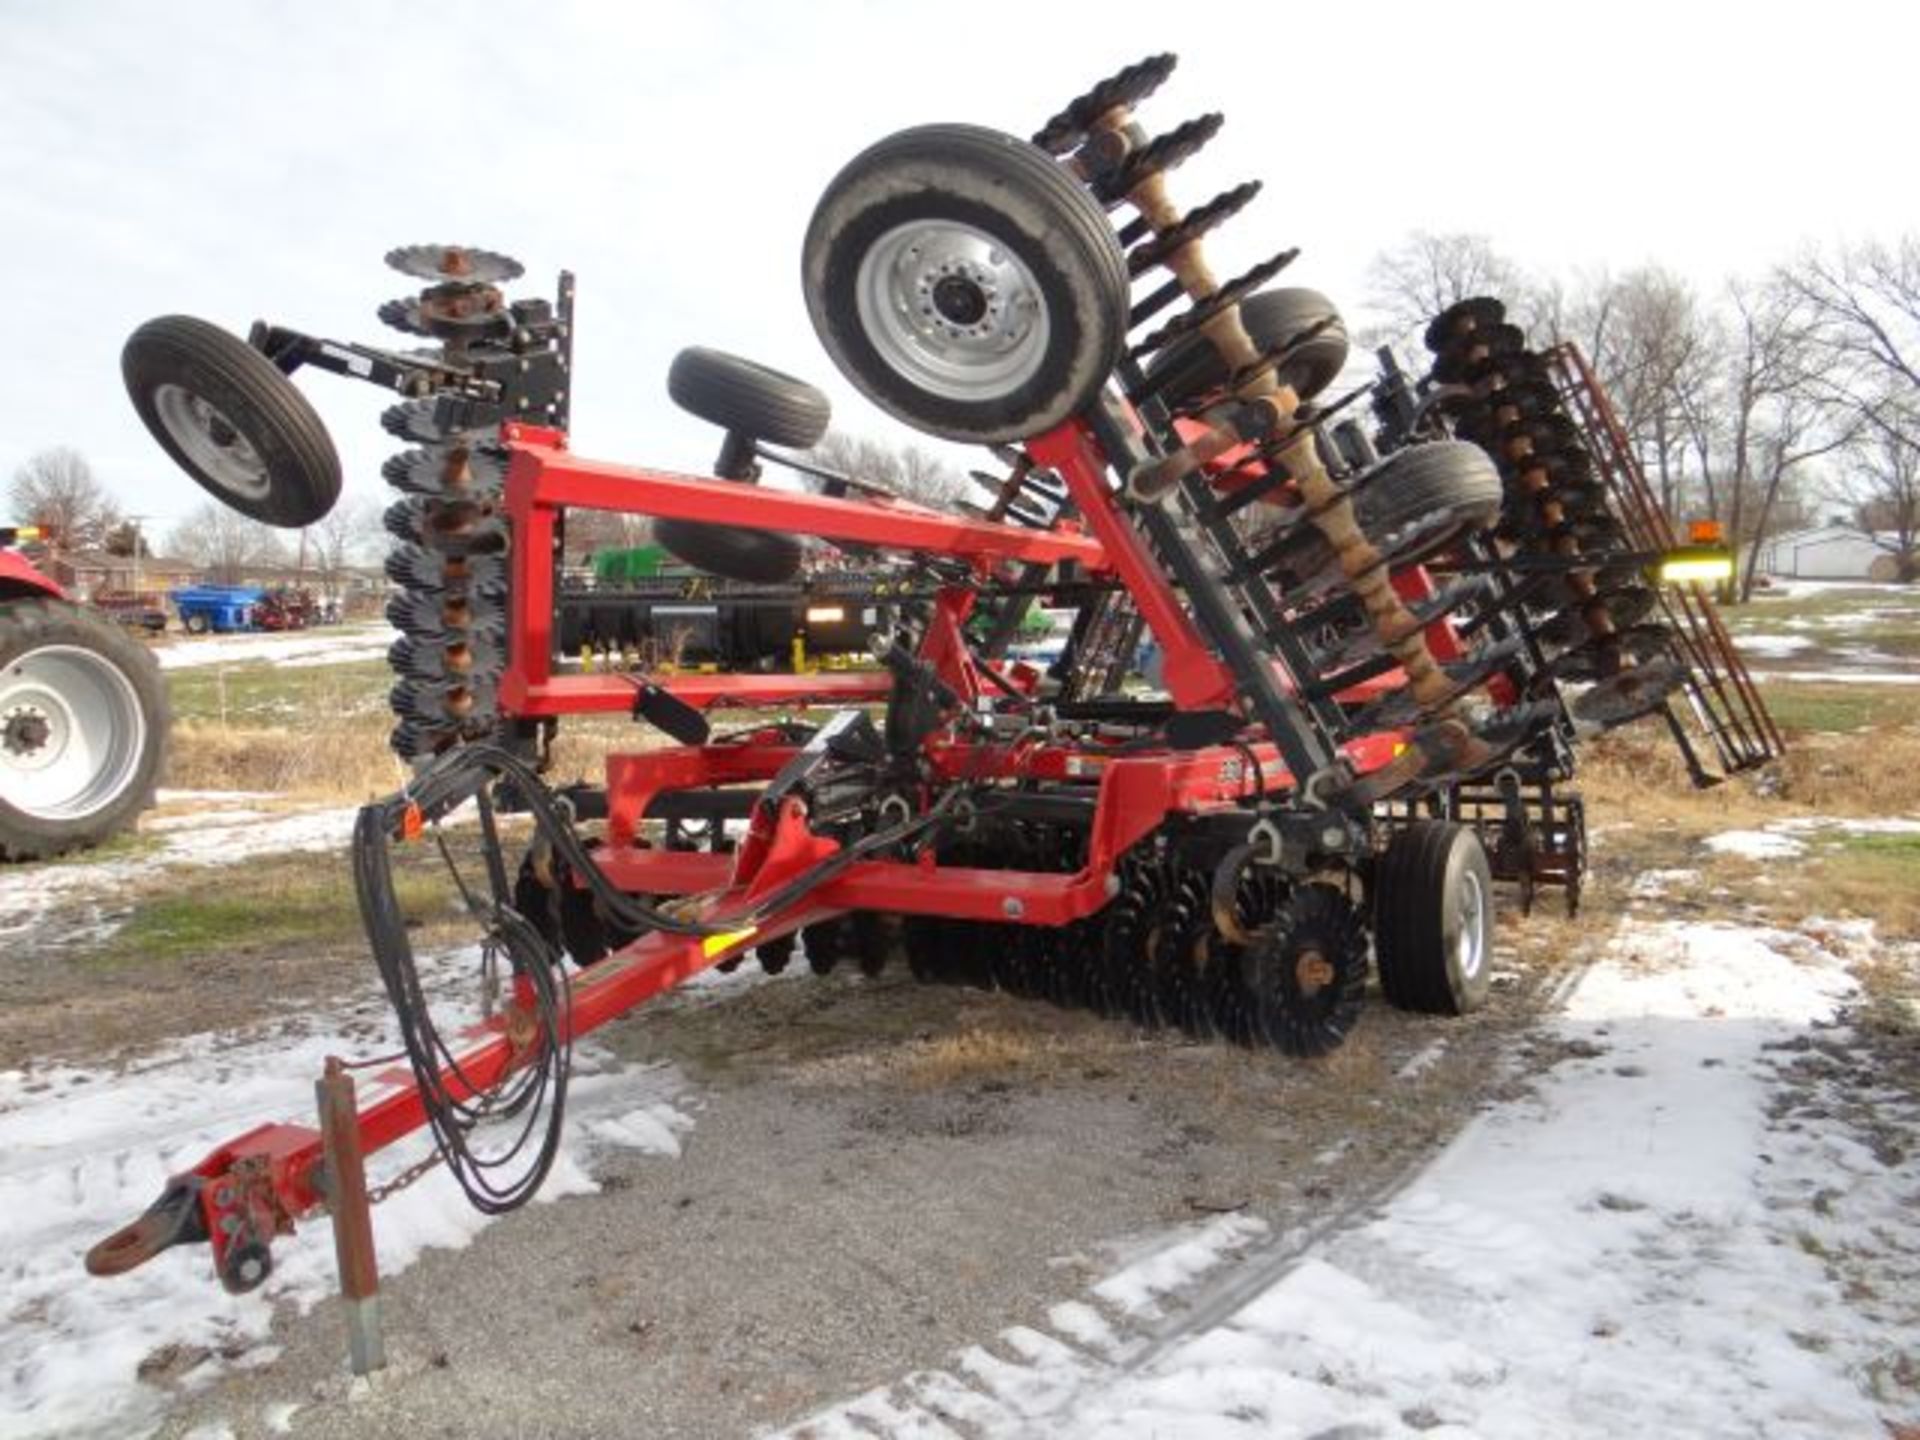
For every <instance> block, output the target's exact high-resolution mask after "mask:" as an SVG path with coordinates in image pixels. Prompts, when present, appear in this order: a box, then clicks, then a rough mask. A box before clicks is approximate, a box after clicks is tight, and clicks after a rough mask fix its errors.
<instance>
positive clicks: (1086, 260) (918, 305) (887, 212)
mask: <svg viewBox="0 0 1920 1440" xmlns="http://www.w3.org/2000/svg"><path fill="white" fill-rule="evenodd" d="M801 272H802V281H803V284H804V288H805V291H806V297H807V310H808V313H809V315H810V316H811V317H812V319H813V326H814V329H815V330H816V331H818V332H819V335H820V339H821V343H822V344H824V345H825V346H826V349H827V353H828V354H829V355H831V356H832V357H833V361H834V363H835V364H836V365H838V366H839V367H840V369H841V371H842V372H843V373H844V374H845V375H846V377H847V378H848V379H849V380H851V381H852V382H853V384H854V386H855V387H856V388H857V389H858V390H859V391H860V392H861V393H862V394H863V395H865V396H866V397H867V398H868V399H869V400H871V401H873V403H874V404H876V405H878V406H879V407H880V408H881V409H882V410H885V411H886V412H887V413H888V414H890V415H893V416H894V417H895V418H897V419H900V420H903V421H905V422H906V423H907V424H909V425H913V426H915V427H917V428H918V429H921V430H924V431H926V432H927V433H929V434H931V435H935V436H938V437H940V438H942V439H946V440H953V441H958V442H961V443H981V444H993V443H998V442H1008V441H1018V440H1024V439H1028V438H1030V437H1031V436H1034V435H1037V434H1040V433H1041V432H1043V431H1046V430H1050V429H1052V428H1054V427H1055V426H1057V425H1060V424H1063V423H1064V422H1065V421H1066V420H1068V419H1069V418H1070V417H1071V416H1073V415H1075V414H1077V413H1078V412H1079V411H1081V410H1084V409H1085V408H1086V407H1087V406H1088V405H1090V404H1092V403H1093V401H1094V399H1095V397H1096V396H1098V395H1099V393H1100V390H1101V388H1102V387H1103V386H1104V385H1105V384H1106V383H1107V378H1108V376H1109V375H1110V374H1112V372H1113V368H1114V366H1115V365H1117V364H1118V363H1119V361H1120V357H1121V353H1122V351H1123V350H1124V348H1125V345H1126V336H1127V310H1128V303H1129V282H1128V278H1127V264H1126V258H1125V256H1124V255H1123V254H1122V253H1121V249H1120V243H1119V240H1118V238H1117V237H1116V236H1115V234H1114V231H1113V226H1112V225H1111V224H1110V223H1109V222H1108V220H1107V217H1106V214H1105V212H1104V211H1103V210H1102V209H1101V208H1100V205H1099V203H1098V202H1097V201H1096V200H1094V199H1093V197H1092V196H1090V195H1089V194H1088V193H1087V192H1086V191H1085V190H1084V189H1083V188H1082V187H1081V186H1080V184H1079V183H1078V182H1077V181H1075V180H1074V178H1073V177H1072V175H1070V174H1069V173H1068V172H1067V171H1066V170H1065V169H1064V168H1062V167H1061V166H1060V165H1059V163H1058V162H1056V161H1054V160H1053V159H1051V158H1050V157H1049V156H1048V155H1047V154H1046V153H1045V152H1044V151H1041V150H1038V149H1036V148H1035V147H1034V146H1032V145H1029V144H1027V143H1026V142H1025V141H1023V140H1017V139H1015V138H1014V137H1013V136H1011V135H1003V134H1001V133H999V132H998V131H994V130H986V129H981V128H979V127H977V126H972V125H925V126H920V127H918V128H915V129H911V130H903V131H901V132H899V133H898V134H896V135H891V136H889V137H888V138H886V139H885V140H882V141H880V142H879V143H878V144H877V145H874V146H872V147H870V148H869V149H867V150H865V151H863V152H862V153H861V154H860V155H858V156H856V157H855V158H854V159H853V160H852V161H851V162H849V163H848V165H847V166H846V168H845V169H843V170H842V171H841V172H840V173H839V174H838V175H836V176H835V177H834V178H833V180H832V182H831V183H829V184H828V186H827V189H826V192H825V194H823V195H822V196H821V198H820V203H819V205H818V206H817V207H816V208H815V210H814V212H813V220H812V222H811V223H810V224H809V225H808V227H807V236H806V242H805V245H804V247H803V250H802V264H801Z"/></svg>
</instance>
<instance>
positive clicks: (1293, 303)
mask: <svg viewBox="0 0 1920 1440" xmlns="http://www.w3.org/2000/svg"><path fill="white" fill-rule="evenodd" d="M1328 316H1332V317H1333V322H1334V323H1333V324H1332V325H1330V326H1328V327H1327V328H1326V329H1325V330H1322V331H1321V332H1320V333H1319V334H1318V335H1316V336H1314V337H1313V339H1311V340H1309V341H1307V342H1306V343H1305V344H1304V345H1301V346H1300V347H1299V348H1297V349H1296V350H1294V351H1293V352H1292V353H1291V354H1290V355H1288V356H1287V358H1286V359H1285V360H1284V361H1283V362H1282V363H1281V364H1280V366H1279V368H1278V369H1277V370H1276V371H1275V372H1274V373H1275V378H1276V379H1278V380H1279V382H1280V383H1281V384H1282V385H1289V386H1291V387H1292V388H1293V393H1294V394H1296V395H1298V396H1299V397H1300V398H1301V399H1302V400H1311V399H1312V398H1313V397H1314V396H1316V395H1318V394H1319V393H1320V392H1321V391H1323V390H1325V389H1326V388H1327V386H1329V385H1331V384H1332V383H1333V382H1334V381H1335V380H1336V379H1338V378H1339V375H1340V371H1341V370H1342V369H1343V368H1345V366H1346V363H1347V327H1346V325H1345V324H1344V323H1343V322H1342V321H1341V319H1340V312H1339V310H1337V309H1336V308H1335V307H1334V303H1333V301H1331V300H1329V299H1328V298H1327V297H1326V296H1324V295H1322V294H1321V293H1320V292H1319V291H1318V290H1308V289H1305V288H1303V287H1300V286H1290V287H1287V288H1285V289H1280V290H1263V291H1261V292H1260V293H1259V294H1258V295H1253V296H1249V297H1248V298H1247V299H1245V300H1243V301H1241V302H1240V323H1241V324H1243V325H1245V326H1246V327H1247V334H1248V336H1249V337H1250V338H1251V339H1252V341H1253V343H1254V348H1256V349H1258V350H1265V349H1267V348H1268V347H1269V346H1273V345H1279V344H1283V343H1284V342H1286V341H1288V340H1291V339H1292V338H1293V337H1294V336H1296V335H1299V334H1301V333H1303V332H1304V331H1306V330H1307V329H1308V328H1309V327H1311V326H1313V325H1317V324H1319V323H1320V322H1321V321H1322V320H1325V319H1326V318H1327V317H1328ZM1147 379H1148V381H1149V382H1151V384H1152V387H1153V391H1154V393H1155V394H1156V395H1159V396H1160V397H1162V398H1163V399H1165V400H1166V401H1167V403H1168V404H1170V405H1177V404H1179V403H1181V402H1182V401H1186V400H1191V399H1195V398H1197V397H1198V396H1200V395H1204V394H1205V393H1206V392H1207V391H1209V390H1214V389H1218V388H1219V387H1220V386H1222V385H1225V384H1226V383H1227V364H1226V361H1224V360H1222V359H1221V358H1220V352H1219V350H1217V349H1216V348H1214V344H1213V342H1212V341H1211V340H1209V339H1207V337H1206V336H1204V335H1186V336H1183V337H1181V338H1180V339H1179V340H1176V341H1175V342H1174V343H1173V344H1172V345H1169V346H1168V347H1167V348H1166V349H1165V350H1163V351H1162V352H1161V353H1160V354H1159V355H1157V356H1155V357H1154V360H1153V363H1152V364H1150V365H1149V366H1147Z"/></svg>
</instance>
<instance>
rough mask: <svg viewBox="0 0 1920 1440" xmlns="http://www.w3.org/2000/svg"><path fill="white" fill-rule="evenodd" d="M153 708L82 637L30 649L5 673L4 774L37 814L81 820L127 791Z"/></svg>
mask: <svg viewBox="0 0 1920 1440" xmlns="http://www.w3.org/2000/svg"><path fill="white" fill-rule="evenodd" d="M146 745H147V716H146V712H145V711H144V710H143V709H142V708H141V706H140V696H139V692H137V691H136V690H135V689H134V688H133V681H131V680H130V679H128V678H127V676H126V674H125V673H124V672H123V671H122V670H121V669H120V667H119V666H117V665H115V664H113V663H112V662H111V661H109V660H107V659H105V658H104V657H103V656H100V655H97V654H95V653H94V652H93V651H91V650H84V649H81V648H80V647H79V646H77V645H45V646H42V647H41V648H40V649H38V650H29V651H27V652H26V654H24V655H21V656H19V657H18V658H17V659H15V660H14V661H13V663H12V664H10V665H8V666H7V668H6V670H5V671H4V673H0V777H3V778H4V780H5V782H6V783H5V793H6V798H7V803H8V804H9V805H10V806H12V807H13V808H14V809H15V810H18V811H19V812H20V813H22V814H23V815H26V816H28V817H30V818H31V819H34V820H40V821H50V822H51V821H75V820H85V819H86V818H88V817H89V816H91V815H95V814H98V813H99V812H100V811H101V810H104V809H106V808H107V807H108V806H109V805H111V804H113V802H114V801H116V800H118V799H119V798H120V797H121V796H122V795H123V794H125V793H126V790H127V787H128V786H129V785H131V784H133V782H134V779H135V777H136V776H137V775H138V774H139V772H140V757H141V755H142V754H143V753H144V752H145V750H146Z"/></svg>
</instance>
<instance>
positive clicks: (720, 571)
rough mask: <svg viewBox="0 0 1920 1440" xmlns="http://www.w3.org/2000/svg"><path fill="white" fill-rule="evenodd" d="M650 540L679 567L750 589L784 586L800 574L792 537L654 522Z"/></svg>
mask: <svg viewBox="0 0 1920 1440" xmlns="http://www.w3.org/2000/svg"><path fill="white" fill-rule="evenodd" d="M653 538H654V540H655V541H656V542H657V543H658V544H659V545H660V546H661V548H662V549H664V550H665V551H666V552H667V553H668V554H669V555H671V556H673V558H674V559H676V560H678V561H680V562H681V563H682V564H685V565H691V566H693V568H694V569H696V570H705V571H706V572H707V573H708V574H710V575H720V576H724V577H725V578H726V579H728V580H742V581H745V582H747V583H748V584H752V585H783V584H785V583H786V582H787V581H789V580H791V579H793V577H794V576H795V575H798V574H799V573H800V561H801V558H802V556H803V555H804V553H805V552H804V550H803V549H802V547H801V544H800V542H799V541H798V540H796V539H795V538H794V537H793V536H791V535H786V534H782V533H780V532H778V531H773V530H749V529H747V528H746V527H745V526H738V525H706V524H703V523H701V522H700V521H698V520H656V521H654V522H653Z"/></svg>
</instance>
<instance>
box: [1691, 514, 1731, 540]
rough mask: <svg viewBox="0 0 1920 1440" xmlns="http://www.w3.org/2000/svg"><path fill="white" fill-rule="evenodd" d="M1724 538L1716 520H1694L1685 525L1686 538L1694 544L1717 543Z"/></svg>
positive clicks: (1724, 534)
mask: <svg viewBox="0 0 1920 1440" xmlns="http://www.w3.org/2000/svg"><path fill="white" fill-rule="evenodd" d="M1725 538H1726V532H1725V531H1724V530H1722V529H1721V528H1720V522H1719V521H1718V520H1694V521H1692V522H1690V523H1689V524H1688V525H1687V540H1688V542H1689V543H1691V544H1694V545H1718V544H1719V543H1720V542H1721V541H1722V540H1724V539H1725Z"/></svg>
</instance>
